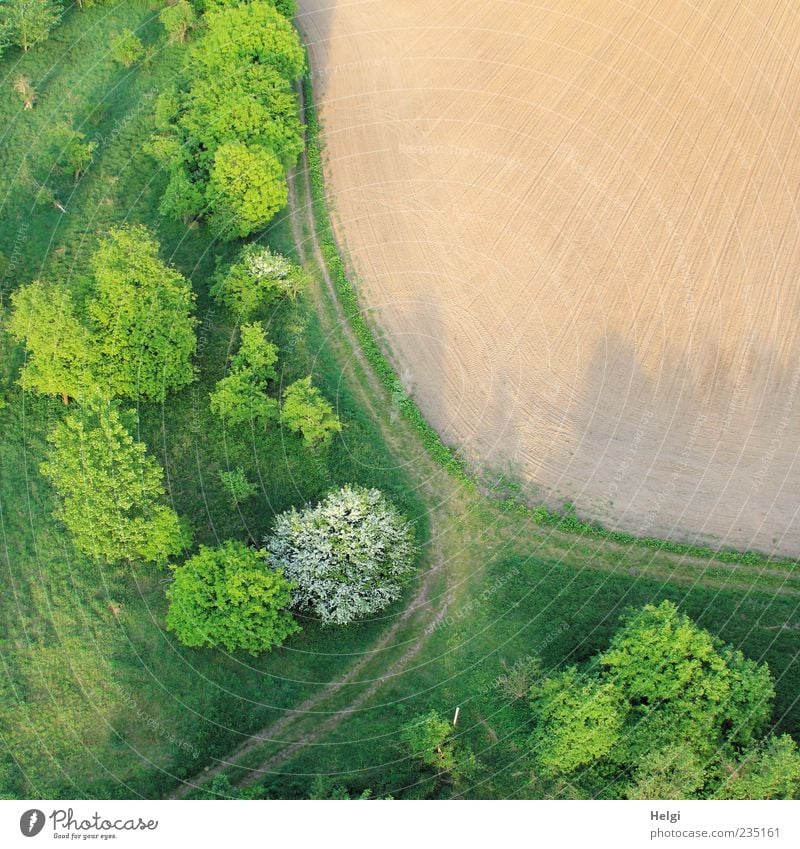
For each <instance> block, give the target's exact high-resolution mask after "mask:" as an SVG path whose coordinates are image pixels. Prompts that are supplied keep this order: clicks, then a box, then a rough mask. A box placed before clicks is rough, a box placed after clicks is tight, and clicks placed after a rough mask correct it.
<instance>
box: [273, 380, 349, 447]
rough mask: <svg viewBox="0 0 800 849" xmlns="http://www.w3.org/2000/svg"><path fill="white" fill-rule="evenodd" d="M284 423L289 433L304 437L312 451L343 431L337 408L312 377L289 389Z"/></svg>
mask: <svg viewBox="0 0 800 849" xmlns="http://www.w3.org/2000/svg"><path fill="white" fill-rule="evenodd" d="M281 421H282V422H283V423H284V424H285V425H286V427H287V428H289V430H292V431H294V432H295V433H299V434H301V435H302V437H303V442H304V443H305V444H306V445H307V446H309V447H310V448H313V447H316V446H318V445H320V444H323V445H324V444H326V443H328V442H330V441H331V438H332V437H333V434H334V433H339V431H340V430H341V429H342V423H341V422H340V421H339V418H338V416H337V415H336V414H335V413H334V412H333V407H331V405H330V404H329V403H328V402H327V401H326V400H325V398H323V397H322V394H321V393H320V391H319V389H317V388H316V387H315V386H312V385H311V377H304V378H301V379H300V380H296V381H295V382H294V383H292V384H291V385H289V386H287V387H286V389H285V390H284V392H283V406H282V407H281Z"/></svg>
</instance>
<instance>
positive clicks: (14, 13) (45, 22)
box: [0, 0, 64, 53]
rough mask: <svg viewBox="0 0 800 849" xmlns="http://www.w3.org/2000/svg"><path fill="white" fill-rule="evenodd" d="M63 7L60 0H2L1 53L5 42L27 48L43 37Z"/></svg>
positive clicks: (0, 10)
mask: <svg viewBox="0 0 800 849" xmlns="http://www.w3.org/2000/svg"><path fill="white" fill-rule="evenodd" d="M63 11H64V8H63V4H62V3H61V2H60V0H3V3H2V4H0V53H2V46H3V45H4V44H16V45H17V46H18V47H21V48H22V49H23V50H25V51H26V52H27V51H28V50H29V49H30V48H31V47H33V45H34V44H38V42H40V41H44V39H46V38H47V36H48V35H49V34H50V30H51V29H52V28H53V27H54V26H55V25H56V24H57V23H58V21H59V20H60V18H61V15H62V14H63Z"/></svg>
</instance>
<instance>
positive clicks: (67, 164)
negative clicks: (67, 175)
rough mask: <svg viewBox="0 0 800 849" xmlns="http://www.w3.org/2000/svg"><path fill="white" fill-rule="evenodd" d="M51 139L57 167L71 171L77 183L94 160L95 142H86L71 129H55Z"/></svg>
mask: <svg viewBox="0 0 800 849" xmlns="http://www.w3.org/2000/svg"><path fill="white" fill-rule="evenodd" d="M51 138H52V143H53V145H54V147H55V148H56V156H57V162H58V165H59V166H60V167H61V168H63V169H65V170H67V171H71V172H72V175H73V177H74V179H75V182H76V183H77V182H78V180H79V179H80V177H81V175H82V174H83V173H84V172H85V171H86V169H87V168H88V167H89V165H91V163H92V160H93V159H94V154H95V151H96V150H97V142H95V141H86V136H85V135H84V134H83V133H82V132H80V131H79V130H73V129H72V128H71V127H57V128H56V129H55V130H54V131H53V133H52V135H51Z"/></svg>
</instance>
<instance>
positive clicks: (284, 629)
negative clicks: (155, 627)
mask: <svg viewBox="0 0 800 849" xmlns="http://www.w3.org/2000/svg"><path fill="white" fill-rule="evenodd" d="M291 590H292V585H291V584H290V583H289V582H288V581H287V580H286V578H284V576H283V573H282V572H281V570H280V569H271V568H269V565H268V564H267V562H265V554H264V552H258V551H254V550H253V549H251V548H248V546H246V545H244V543H241V542H235V541H228V542H224V543H223V544H222V545H220V546H219V547H217V548H208V547H207V546H204V545H201V546H200V551H199V552H198V553H197V554H196V555H194V557H191V558H189V560H187V561H186V562H185V563H184V564H183V565H182V566H179V567H178V568H177V569H176V570H175V581H174V583H173V584H172V585H171V586H170V587H169V589H168V590H167V598H168V600H169V611H168V612H167V628H169V630H170V631H174V632H175V634H176V636H177V637H178V639H179V640H180V641H181V642H182V643H183V644H184V645H187V646H192V647H200V646H218V645H221V646H224V647H225V648H226V649H227V650H228V651H236V650H237V649H244V650H245V651H248V652H250V654H253V655H256V654H258V653H260V652H264V651H269V650H270V649H271V648H273V646H277V645H280V644H281V643H282V642H283V641H284V640H285V639H286V638H287V637H288V636H290V635H291V634H293V633H295V632H296V631H299V630H300V628H299V626H298V624H297V623H296V622H295V621H294V619H293V618H292V616H291V614H290V613H289V612H288V610H287V607H288V605H289V602H290V601H291V597H292V593H291Z"/></svg>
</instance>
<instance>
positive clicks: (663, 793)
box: [623, 743, 706, 800]
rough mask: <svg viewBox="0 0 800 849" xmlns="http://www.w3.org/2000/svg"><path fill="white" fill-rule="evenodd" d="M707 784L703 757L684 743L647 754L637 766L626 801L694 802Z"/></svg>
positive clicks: (626, 791) (627, 791) (626, 794)
mask: <svg viewBox="0 0 800 849" xmlns="http://www.w3.org/2000/svg"><path fill="white" fill-rule="evenodd" d="M705 782H706V774H705V769H704V767H703V764H702V763H701V761H700V758H698V756H697V755H696V754H695V752H694V751H693V750H692V748H691V746H687V745H685V744H680V743H677V744H673V745H671V746H667V747H666V748H664V749H654V750H653V751H651V752H648V753H647V754H646V755H645V756H644V757H643V758H642V760H641V761H640V763H639V764H638V765H637V767H636V771H635V773H634V780H633V782H632V783H631V784H630V786H629V787H628V788H627V789H626V790H625V791H624V793H623V795H624V796H625V798H626V799H665V800H666V799H694V798H696V797H697V795H698V792H699V791H700V790H701V789H702V787H703V785H704V784H705Z"/></svg>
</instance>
